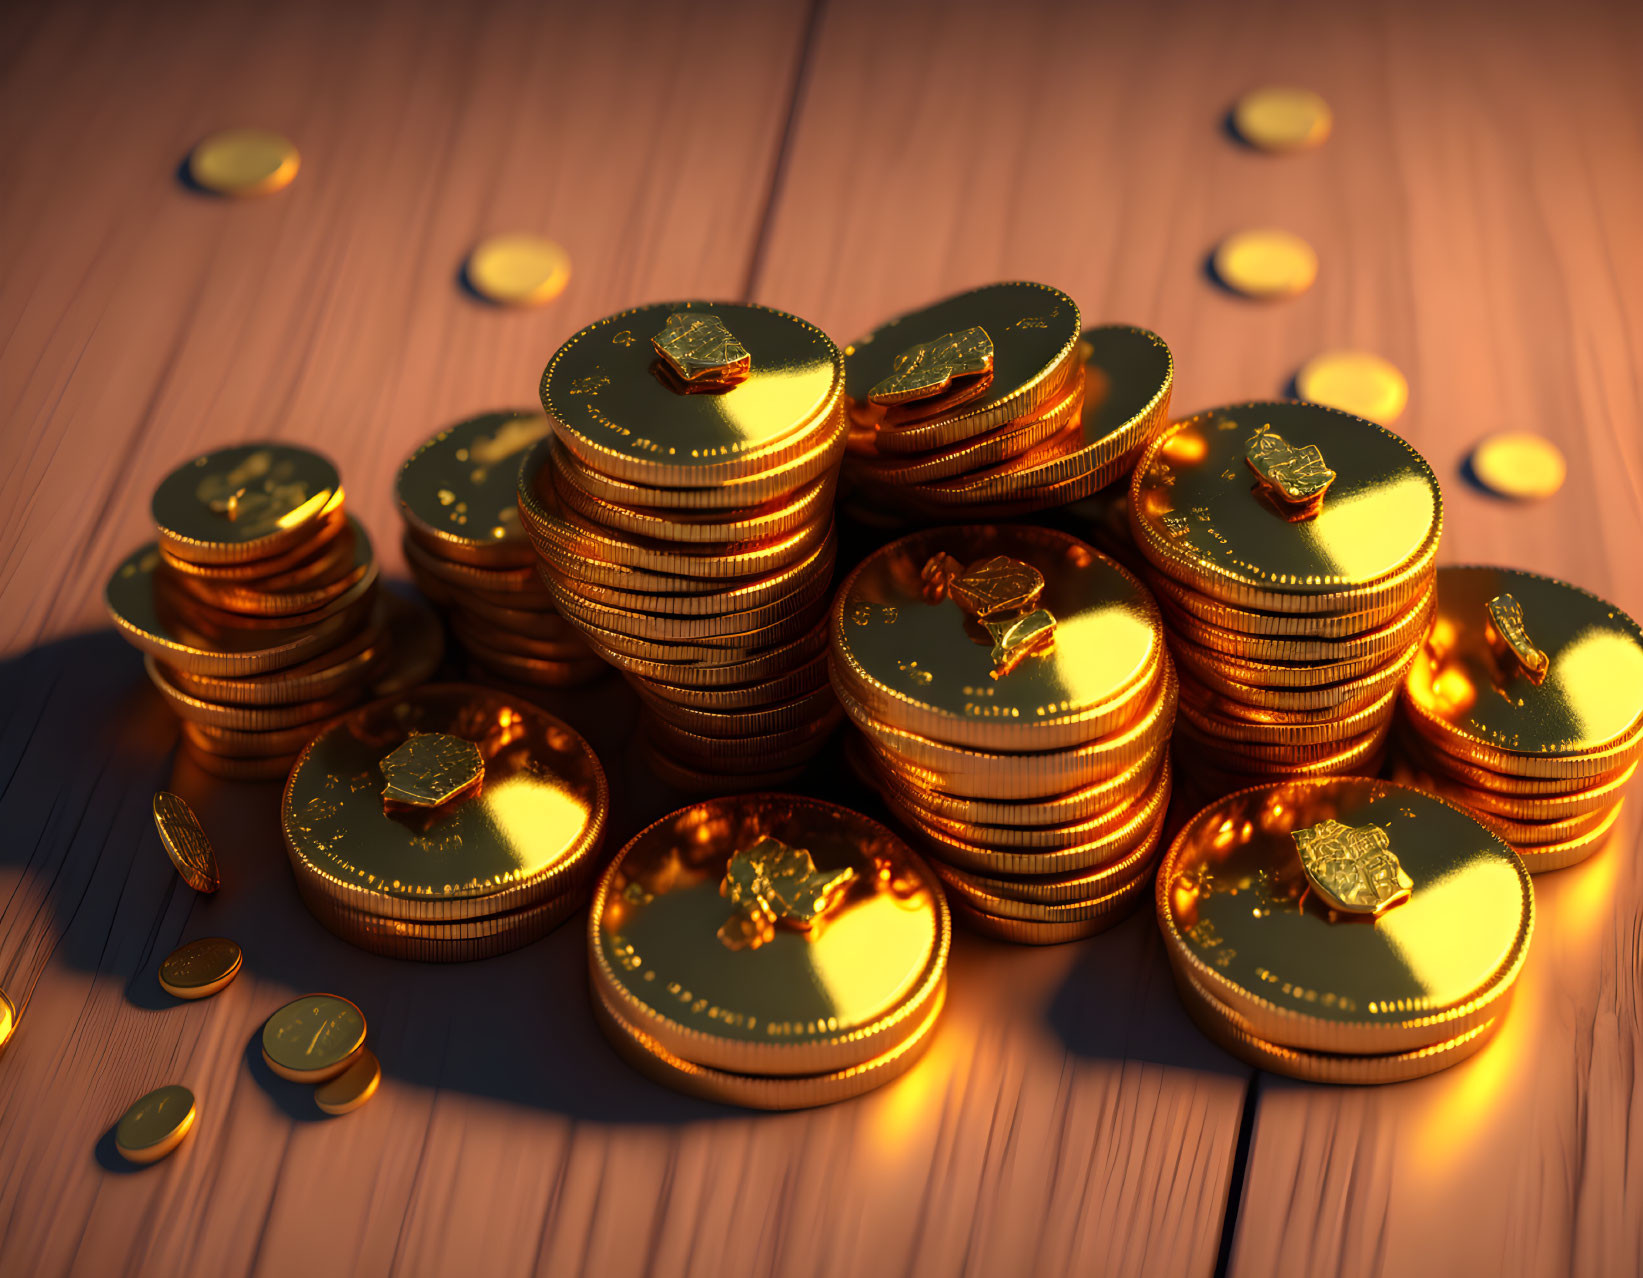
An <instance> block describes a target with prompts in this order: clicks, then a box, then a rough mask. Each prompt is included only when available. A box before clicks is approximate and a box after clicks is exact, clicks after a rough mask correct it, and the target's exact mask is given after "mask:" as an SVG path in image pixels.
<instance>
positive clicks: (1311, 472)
mask: <svg viewBox="0 0 1643 1278" xmlns="http://www.w3.org/2000/svg"><path fill="white" fill-rule="evenodd" d="M1244 461H1246V462H1247V463H1248V464H1249V468H1250V469H1251V470H1253V471H1254V472H1255V475H1256V478H1258V479H1259V480H1260V481H1261V483H1262V484H1263V485H1265V486H1266V487H1267V489H1268V490H1270V491H1271V492H1272V494H1273V496H1275V497H1276V498H1277V499H1278V500H1279V501H1281V502H1282V503H1283V504H1284V505H1285V506H1286V507H1288V508H1291V509H1293V510H1297V511H1303V512H1305V513H1307V514H1316V513H1317V507H1318V503H1319V502H1320V501H1322V500H1323V496H1324V493H1326V492H1327V491H1329V486H1330V484H1332V483H1334V482H1335V472H1334V471H1333V470H1331V469H1330V468H1329V466H1328V464H1327V463H1326V462H1325V461H1324V455H1323V450H1322V449H1320V448H1319V447H1318V446H1317V445H1316V444H1306V445H1303V446H1302V447H1300V448H1296V447H1295V446H1294V445H1292V444H1291V443H1290V442H1289V441H1288V440H1286V439H1285V438H1284V437H1283V436H1282V435H1279V434H1277V433H1275V432H1274V431H1272V430H1271V429H1267V428H1263V429H1262V430H1259V431H1257V432H1256V433H1255V434H1254V435H1252V436H1251V437H1250V440H1249V443H1248V444H1247V445H1245V448H1244Z"/></svg>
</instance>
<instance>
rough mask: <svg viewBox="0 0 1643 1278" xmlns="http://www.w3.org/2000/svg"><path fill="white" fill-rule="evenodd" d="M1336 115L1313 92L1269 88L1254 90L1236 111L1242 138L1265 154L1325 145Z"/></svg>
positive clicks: (1235, 125)
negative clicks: (1265, 152) (1266, 152)
mask: <svg viewBox="0 0 1643 1278" xmlns="http://www.w3.org/2000/svg"><path fill="white" fill-rule="evenodd" d="M1333 120H1334V116H1333V114H1332V113H1331V112H1330V109H1329V103H1327V102H1325V101H1324V100H1323V99H1322V98H1321V97H1319V96H1318V95H1317V94H1316V93H1313V92H1312V91H1311V90H1310V89H1297V88H1293V87H1291V86H1289V85H1266V86H1264V87H1262V88H1259V89H1251V90H1250V91H1249V92H1248V93H1246V94H1244V96H1243V97H1241V98H1239V99H1238V101H1237V103H1236V104H1235V105H1234V106H1233V108H1232V126H1233V128H1235V129H1237V130H1238V136H1239V137H1241V138H1243V140H1244V141H1245V142H1248V143H1249V144H1250V145H1251V146H1253V147H1259V148H1260V149H1261V150H1263V151H1300V150H1305V149H1306V148H1308V147H1314V146H1321V145H1322V144H1323V142H1324V140H1325V139H1326V138H1328V137H1329V129H1330V125H1331V124H1332V123H1333Z"/></svg>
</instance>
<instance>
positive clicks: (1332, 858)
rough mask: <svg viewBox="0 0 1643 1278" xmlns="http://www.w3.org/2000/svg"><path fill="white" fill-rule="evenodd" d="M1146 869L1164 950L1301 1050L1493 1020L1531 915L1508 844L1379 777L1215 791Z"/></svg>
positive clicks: (1426, 1038)
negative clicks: (1158, 861) (1153, 874)
mask: <svg viewBox="0 0 1643 1278" xmlns="http://www.w3.org/2000/svg"><path fill="white" fill-rule="evenodd" d="M1309 849H1312V851H1309ZM1308 858H1310V859H1308ZM1157 883H1158V889H1157V905H1158V918H1159V923H1160V926H1161V928H1162V930H1163V934H1164V941H1165V948H1166V949H1167V950H1168V951H1169V953H1170V956H1171V961H1172V962H1173V963H1175V964H1177V965H1178V966H1181V967H1183V968H1184V969H1185V970H1186V971H1188V972H1190V974H1191V975H1192V977H1193V979H1194V980H1195V981H1196V982H1197V983H1198V984H1200V985H1201V986H1202V987H1203V988H1204V989H1205V990H1206V991H1208V992H1209V993H1210V994H1212V995H1213V996H1214V997H1215V998H1216V999H1218V1000H1220V1001H1221V1002H1223V1003H1225V1004H1227V1005H1228V1006H1229V1007H1231V1008H1232V1009H1234V1010H1235V1011H1236V1013H1237V1014H1238V1016H1239V1017H1241V1018H1242V1019H1243V1020H1244V1021H1245V1022H1246V1023H1247V1025H1248V1026H1249V1028H1250V1031H1251V1032H1253V1033H1256V1034H1259V1035H1260V1036H1261V1037H1262V1038H1265V1039H1267V1040H1269V1041H1271V1042H1274V1043H1278V1044H1281V1045H1283V1046H1285V1047H1291V1048H1298V1049H1301V1050H1305V1051H1314V1052H1363V1053H1389V1052H1403V1051H1410V1050H1414V1049H1417V1048H1422V1047H1429V1046H1432V1045H1433V1044H1435V1043H1439V1042H1442V1041H1444V1040H1445V1039H1450V1038H1453V1037H1454V1036H1456V1035H1457V1034H1461V1033H1464V1032H1465V1031H1466V1030H1468V1029H1470V1028H1473V1027H1475V1026H1477V1025H1480V1024H1482V1023H1484V1022H1486V1021H1488V1020H1490V1019H1492V1018H1493V1017H1494V1016H1495V1015H1496V1014H1497V1013H1498V1010H1499V1004H1500V1000H1501V998H1502V996H1503V995H1505V994H1506V993H1507V992H1509V991H1510V989H1511V986H1512V983H1513V981H1515V979H1516V977H1517V973H1518V971H1519V970H1520V968H1521V967H1522V964H1523V960H1524V956H1525V955H1526V954H1527V952H1528V946H1529V937H1530V934H1531V932H1532V931H1533V929H1534V894H1533V891H1532V889H1531V888H1530V885H1529V878H1528V875H1527V873H1526V872H1525V871H1524V868H1523V863H1522V861H1520V860H1519V859H1518V857H1517V855H1516V853H1514V852H1513V851H1512V850H1511V848H1509V847H1507V846H1506V844H1505V843H1503V842H1502V841H1501V840H1500V839H1499V838H1498V837H1496V836H1495V835H1494V834H1492V833H1490V832H1489V831H1488V830H1486V829H1485V828H1484V827H1482V826H1481V825H1479V824H1478V823H1477V822H1476V821H1474V820H1473V819H1472V818H1471V817H1470V816H1468V815H1467V814H1466V813H1464V812H1462V811H1461V810H1460V809H1458V808H1456V807H1453V806H1452V805H1450V804H1448V803H1445V802H1443V801H1442V800H1440V799H1436V798H1433V797H1431V796H1429V795H1426V794H1423V793H1421V792H1420V791H1418V790H1414V789H1410V788H1409V787H1406V786H1400V785H1395V784H1393V783H1391V782H1387V781H1375V780H1367V779H1362V778H1331V779H1328V780H1322V781H1297V782H1287V783H1283V784H1278V785H1266V786H1257V787H1255V788H1253V789H1247V790H1242V791H1239V792H1238V793H1236V794H1232V795H1229V796H1227V797H1225V798H1223V799H1221V800H1219V801H1218V802H1216V803H1214V804H1211V805H1210V806H1209V807H1207V808H1205V809H1204V810H1203V811H1201V812H1200V813H1198V815H1197V816H1195V817H1193V818H1192V820H1191V821H1189V822H1188V823H1187V825H1186V826H1185V827H1184V828H1183V829H1182V830H1181V831H1180V833H1178V834H1177V835H1176V836H1175V841H1174V842H1173V843H1172V844H1171V845H1170V849H1169V851H1168V852H1167V853H1166V854H1165V858H1164V862H1163V864H1162V865H1161V866H1160V868H1159V872H1158V880H1157ZM1326 892H1327V893H1329V894H1330V896H1329V898H1326V897H1325V895H1324V894H1325V893H1326ZM1326 900H1327V903H1326ZM1337 902H1338V903H1339V904H1338V905H1337ZM1349 911H1350V912H1349Z"/></svg>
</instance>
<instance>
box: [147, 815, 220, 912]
mask: <svg viewBox="0 0 1643 1278" xmlns="http://www.w3.org/2000/svg"><path fill="white" fill-rule="evenodd" d="M154 828H155V829H156V830H158V831H159V832H160V842H161V843H163V844H165V850H166V855H167V856H169V857H170V858H171V864H173V865H174V866H176V867H177V873H178V874H180V875H182V876H183V882H184V883H186V884H188V886H189V887H191V888H193V889H194V890H195V891H196V892H215V891H216V890H217V888H218V887H220V886H221V885H222V878H221V876H220V875H219V874H218V873H217V854H216V853H215V852H214V851H212V849H211V840H210V839H208V838H206V837H205V831H204V830H203V829H202V828H201V827H200V820H199V818H198V817H196V816H195V815H194V809H193V808H191V807H189V806H188V804H187V803H185V802H183V800H182V799H180V798H178V797H177V796H176V795H175V794H172V793H171V792H170V791H167V790H161V791H160V792H159V793H158V794H156V795H155V796H154Z"/></svg>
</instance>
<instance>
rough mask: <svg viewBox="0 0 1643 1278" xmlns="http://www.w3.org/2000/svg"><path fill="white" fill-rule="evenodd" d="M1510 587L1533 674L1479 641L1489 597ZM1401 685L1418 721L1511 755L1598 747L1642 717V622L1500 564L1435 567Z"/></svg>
mask: <svg viewBox="0 0 1643 1278" xmlns="http://www.w3.org/2000/svg"><path fill="white" fill-rule="evenodd" d="M1506 594H1510V595H1511V596H1512V597H1513V598H1514V599H1515V600H1516V602H1517V603H1518V605H1519V610H1520V612H1521V614H1522V622H1523V625H1524V626H1525V627H1527V631H1528V633H1529V634H1531V635H1533V636H1534V646H1535V647H1537V648H1538V649H1539V650H1540V651H1541V652H1542V653H1543V655H1544V656H1545V658H1546V660H1547V667H1546V674H1545V676H1544V678H1543V679H1542V680H1541V681H1540V682H1538V683H1537V682H1536V681H1535V680H1534V679H1533V677H1532V675H1531V674H1530V673H1529V672H1528V671H1526V670H1525V669H1524V667H1523V666H1522V665H1521V664H1520V663H1519V662H1518V661H1517V660H1516V659H1515V658H1514V659H1512V660H1510V661H1507V662H1502V661H1501V660H1500V658H1499V657H1498V656H1497V655H1496V652H1495V649H1494V648H1493V646H1492V645H1491V644H1490V642H1489V637H1488V629H1489V611H1488V604H1489V601H1490V600H1491V599H1494V598H1496V597H1497V596H1500V595H1506ZM1405 692H1406V695H1407V698H1408V703H1409V706H1410V708H1411V709H1412V710H1413V711H1414V712H1415V713H1416V714H1417V715H1418V716H1420V722H1421V723H1423V724H1427V725H1430V726H1432V727H1433V728H1435V729H1438V730H1441V731H1444V732H1445V733H1446V734H1447V735H1450V736H1453V737H1456V738H1458V739H1459V740H1460V741H1461V742H1465V743H1473V744H1475V745H1477V746H1482V747H1488V748H1489V749H1490V750H1492V751H1502V752H1509V753H1511V754H1521V755H1539V756H1548V757H1549V756H1564V755H1574V754H1579V753H1581V752H1588V751H1601V750H1604V749H1605V748H1606V747H1612V746H1614V745H1616V743H1618V742H1620V741H1622V740H1623V739H1624V738H1626V736H1627V734H1629V733H1632V732H1633V731H1634V730H1635V729H1636V728H1637V727H1638V724H1639V720H1640V719H1643V630H1639V628H1638V625H1637V623H1636V622H1635V621H1633V620H1632V619H1631V618H1630V617H1628V616H1627V615H1626V614H1625V613H1623V612H1621V611H1620V610H1619V609H1618V608H1616V607H1614V606H1613V605H1612V604H1609V603H1605V602H1604V601H1603V600H1601V599H1599V598H1597V597H1596V596H1595V595H1591V594H1588V593H1587V592H1586V591H1584V590H1581V589H1579V588H1578V587H1576V586H1571V585H1569V584H1568V583H1567V582H1562V581H1558V580H1556V579H1554V578H1551V577H1541V576H1537V575H1536V574H1534V573H1528V572H1519V571H1517V570H1514V569H1510V568H1484V567H1470V566H1468V567H1444V568H1440V569H1439V570H1438V612H1437V617H1436V619H1435V620H1434V622H1433V625H1432V630H1431V633H1430V635H1429V636H1428V638H1427V641H1426V651H1425V652H1424V653H1423V654H1422V655H1421V657H1420V658H1419V659H1418V660H1417V661H1416V662H1415V664H1414V666H1413V667H1411V669H1410V671H1409V676H1408V680H1407V682H1406V684H1405Z"/></svg>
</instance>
